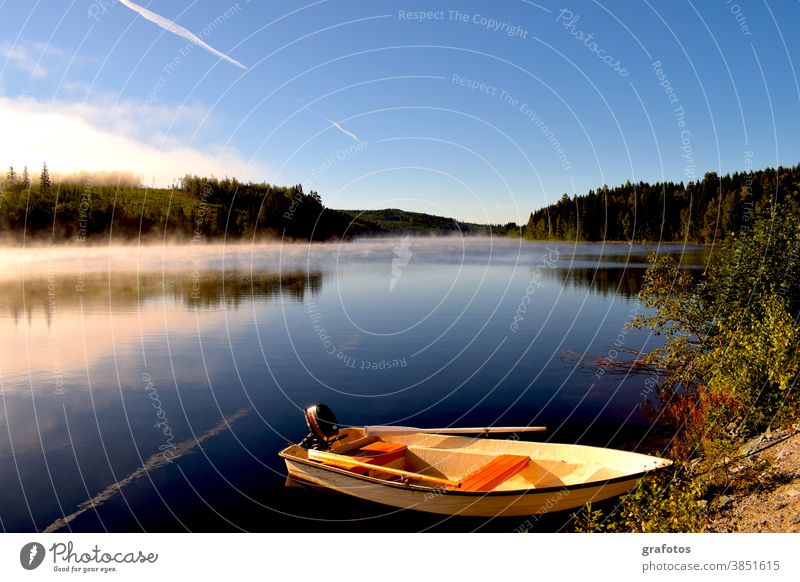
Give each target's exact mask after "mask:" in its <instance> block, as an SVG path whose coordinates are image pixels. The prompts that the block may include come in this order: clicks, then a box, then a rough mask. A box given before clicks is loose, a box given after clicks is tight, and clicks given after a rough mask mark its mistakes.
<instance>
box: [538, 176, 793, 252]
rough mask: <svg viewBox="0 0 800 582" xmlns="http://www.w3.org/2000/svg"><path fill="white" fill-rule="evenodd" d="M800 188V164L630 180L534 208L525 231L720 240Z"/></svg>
mask: <svg viewBox="0 0 800 582" xmlns="http://www.w3.org/2000/svg"><path fill="white" fill-rule="evenodd" d="M799 189H800V165H798V166H793V167H791V168H784V167H779V168H778V169H777V170H776V169H773V168H766V169H763V170H756V171H752V172H737V173H734V174H728V175H725V176H721V177H720V176H718V175H717V174H715V173H707V174H706V175H705V176H704V177H703V179H702V180H700V181H698V182H689V183H688V184H686V185H684V184H683V183H681V182H678V183H675V182H658V183H655V184H647V183H645V182H639V183H638V184H631V183H630V182H627V183H625V184H624V185H622V186H617V187H615V188H608V187H607V186H603V187H602V188H598V189H597V190H590V191H589V193H588V194H585V195H582V196H572V197H570V196H568V195H567V194H564V195H563V196H562V197H561V199H560V200H559V201H558V202H556V203H555V204H552V205H550V206H547V207H545V208H542V209H540V210H537V211H536V212H533V213H532V214H531V215H530V218H529V219H528V223H527V225H526V226H525V229H524V232H523V235H524V236H525V238H527V239H530V240H573V241H574V240H583V241H600V240H612V241H614V240H618V241H633V240H636V241H640V240H645V241H653V240H662V241H683V240H688V241H691V242H700V243H711V242H713V241H717V242H719V241H720V240H721V239H722V238H724V236H725V235H726V234H728V233H732V232H737V231H739V230H740V229H742V227H743V226H746V225H747V223H748V222H749V221H750V220H752V218H751V215H752V214H753V213H754V212H757V211H758V210H760V209H761V208H762V207H763V206H765V205H766V204H768V203H769V202H770V201H771V200H774V201H776V202H782V201H784V200H786V199H787V197H788V195H789V194H791V193H792V192H797V191H798V190H799ZM792 204H794V203H792ZM792 207H793V208H794V209H795V211H796V210H797V208H796V207H795V206H792Z"/></svg>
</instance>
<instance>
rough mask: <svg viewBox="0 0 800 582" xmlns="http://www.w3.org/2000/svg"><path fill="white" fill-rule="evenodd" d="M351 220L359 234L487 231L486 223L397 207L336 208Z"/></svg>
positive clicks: (475, 232)
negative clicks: (371, 208) (377, 208)
mask: <svg viewBox="0 0 800 582" xmlns="http://www.w3.org/2000/svg"><path fill="white" fill-rule="evenodd" d="M338 212H339V213H341V214H344V215H346V216H347V217H348V218H349V219H350V220H351V221H352V224H351V228H352V229H353V231H354V232H357V233H359V234H390V233H391V234H395V233H407V234H457V233H462V234H470V235H474V234H488V233H489V226H487V225H485V224H474V223H469V222H460V221H458V220H456V219H455V218H445V217H443V216H435V215H433V214H424V213H422V212H408V211H405V210H399V209H397V208H387V209H385V210H339V211H338Z"/></svg>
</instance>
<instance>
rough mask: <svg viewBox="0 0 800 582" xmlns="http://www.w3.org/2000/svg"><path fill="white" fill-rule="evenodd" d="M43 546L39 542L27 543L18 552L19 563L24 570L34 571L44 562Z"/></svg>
mask: <svg viewBox="0 0 800 582" xmlns="http://www.w3.org/2000/svg"><path fill="white" fill-rule="evenodd" d="M44 555H45V550H44V546H43V545H42V544H40V543H39V542H29V543H27V544H25V545H24V546H22V549H21V550H20V551H19V563H20V564H21V565H22V567H23V568H25V569H26V570H35V569H36V568H38V567H39V566H41V565H42V562H44Z"/></svg>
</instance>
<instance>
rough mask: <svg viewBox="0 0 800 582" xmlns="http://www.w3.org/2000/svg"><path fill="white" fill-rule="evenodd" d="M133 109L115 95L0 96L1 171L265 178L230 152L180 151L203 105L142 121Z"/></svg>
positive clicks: (165, 179) (153, 113)
mask: <svg viewBox="0 0 800 582" xmlns="http://www.w3.org/2000/svg"><path fill="white" fill-rule="evenodd" d="M138 110H139V106H138V104H137V103H135V102H132V101H124V100H123V101H117V100H115V99H114V97H113V95H101V96H96V97H94V98H93V100H92V102H91V103H80V102H78V103H74V102H73V103H70V102H65V101H53V102H44V101H38V100H35V99H31V98H9V97H4V96H0V127H2V128H3V139H2V140H0V165H2V166H4V167H7V166H8V165H12V164H13V165H14V166H15V167H22V166H23V165H28V166H29V167H30V168H38V167H39V166H40V165H41V163H42V162H47V165H48V167H49V168H50V169H51V171H52V172H58V173H71V172H80V171H89V172H114V171H128V172H132V173H133V174H135V175H137V176H140V177H141V179H142V181H143V182H144V183H146V184H150V183H151V181H155V183H156V185H166V184H170V183H172V181H173V180H174V179H175V178H179V177H181V176H183V175H184V174H198V175H204V176H208V175H215V176H219V177H221V176H236V177H238V178H240V179H244V180H259V181H260V180H265V179H266V177H267V170H266V168H264V167H263V165H261V164H258V163H250V162H248V161H247V160H246V159H245V158H244V157H243V156H242V155H241V154H240V153H239V152H237V151H235V150H233V149H231V148H227V149H226V150H225V152H224V153H220V154H219V155H212V154H211V153H209V151H203V150H201V149H200V148H198V147H192V146H187V145H185V144H186V143H188V138H189V137H191V135H192V134H193V133H194V129H195V128H196V127H197V126H198V124H199V123H200V122H201V121H202V120H203V119H204V118H205V115H206V110H205V108H204V107H202V106H199V105H194V106H189V107H183V108H170V107H168V106H158V107H152V108H150V109H149V110H148V112H147V115H146V116H141V117H140V116H139V115H137V111H138ZM170 125H172V127H171V129H169V133H168V134H164V133H163V132H165V131H166V130H167V129H168V128H170ZM143 136H147V139H144V137H143ZM208 149H209V150H211V151H215V150H217V151H218V150H219V149H220V148H218V147H215V146H213V145H209V146H208ZM217 151H215V153H217Z"/></svg>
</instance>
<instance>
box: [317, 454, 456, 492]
mask: <svg viewBox="0 0 800 582" xmlns="http://www.w3.org/2000/svg"><path fill="white" fill-rule="evenodd" d="M308 458H309V459H311V460H312V461H321V462H323V463H328V464H330V465H336V466H337V467H341V468H343V469H351V468H353V467H364V468H366V469H373V470H375V471H380V472H381V473H388V474H389V475H397V476H398V477H405V478H406V479H415V480H417V481H426V482H428V483H435V484H436V485H444V486H446V487H453V488H455V489H458V488H459V487H461V483H459V482H458V481H450V480H449V479H439V478H438V477H430V476H428V475H423V474H421V473H413V472H411V471H403V470H402V469H392V468H391V467H382V466H380V465H373V464H372V463H365V462H364V461H358V460H356V459H354V458H353V457H348V456H346V455H337V454H336V453H328V452H326V451H315V450H309V451H308Z"/></svg>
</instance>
